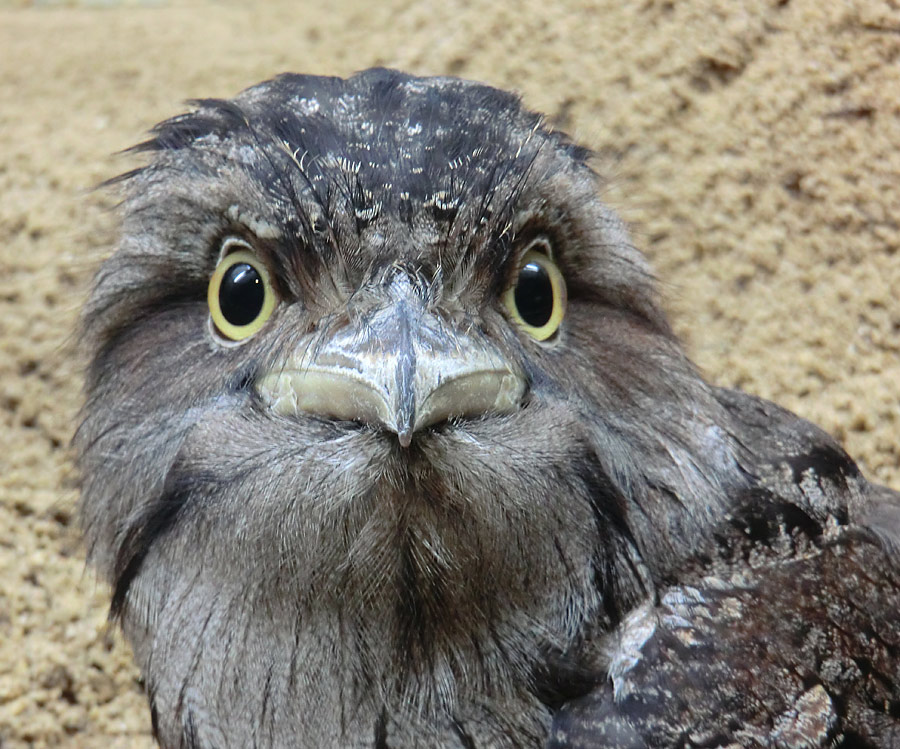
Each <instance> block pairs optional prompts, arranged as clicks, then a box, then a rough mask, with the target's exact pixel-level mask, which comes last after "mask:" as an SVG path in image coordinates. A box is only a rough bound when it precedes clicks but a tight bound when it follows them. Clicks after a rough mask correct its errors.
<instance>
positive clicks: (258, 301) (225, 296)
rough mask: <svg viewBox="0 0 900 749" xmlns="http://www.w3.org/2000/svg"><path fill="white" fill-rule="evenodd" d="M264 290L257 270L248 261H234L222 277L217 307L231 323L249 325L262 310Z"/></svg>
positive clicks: (264, 296)
mask: <svg viewBox="0 0 900 749" xmlns="http://www.w3.org/2000/svg"><path fill="white" fill-rule="evenodd" d="M265 298H266V291H265V289H264V288H263V281H262V278H260V275H259V272H258V271H257V270H256V268H254V267H253V266H252V265H250V264H249V263H235V264H234V265H232V266H231V267H230V268H229V269H228V270H227V271H225V275H224V276H223V277H222V285H221V286H220V287H219V308H220V309H221V310H222V317H224V318H225V319H226V320H227V321H228V322H230V323H231V324H232V325H249V324H250V323H252V322H253V321H254V320H255V319H256V318H257V317H259V313H260V312H261V311H262V308H263V302H264V301H265Z"/></svg>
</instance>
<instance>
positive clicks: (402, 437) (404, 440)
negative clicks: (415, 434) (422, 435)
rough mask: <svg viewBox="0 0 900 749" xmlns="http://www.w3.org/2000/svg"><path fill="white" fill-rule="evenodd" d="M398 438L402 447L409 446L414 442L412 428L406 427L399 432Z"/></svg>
mask: <svg viewBox="0 0 900 749" xmlns="http://www.w3.org/2000/svg"><path fill="white" fill-rule="evenodd" d="M397 440H398V441H399V442H400V447H403V448H406V447H409V446H410V445H411V444H412V428H411V427H406V428H405V429H401V430H400V431H399V432H397Z"/></svg>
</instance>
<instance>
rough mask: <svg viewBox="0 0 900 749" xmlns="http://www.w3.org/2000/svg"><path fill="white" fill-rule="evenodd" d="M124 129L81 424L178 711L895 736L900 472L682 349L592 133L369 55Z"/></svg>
mask: <svg viewBox="0 0 900 749" xmlns="http://www.w3.org/2000/svg"><path fill="white" fill-rule="evenodd" d="M138 148H139V150H142V151H146V152H149V153H150V160H149V164H148V165H147V166H145V167H143V168H141V169H138V170H136V171H135V172H132V173H130V174H128V175H126V176H125V177H124V178H123V179H122V180H121V181H122V182H123V183H124V201H123V204H122V209H121V210H122V230H121V238H120V241H119V244H118V247H117V249H116V252H115V253H114V254H113V255H112V257H111V258H110V259H109V260H108V261H107V262H106V263H105V264H104V265H103V267H102V268H101V270H100V272H99V274H98V276H97V280H96V283H95V287H94V290H93V293H92V295H91V298H90V300H89V302H88V304H87V306H86V309H85V314H84V330H85V332H84V338H85V342H86V346H87V348H88V350H89V352H90V356H91V365H90V368H89V372H88V377H87V386H86V390H87V398H86V405H85V408H84V413H83V421H82V424H81V427H80V429H79V432H78V435H77V438H76V444H77V447H78V450H79V455H80V466H81V470H82V473H83V476H84V481H83V497H82V503H81V515H82V522H83V525H84V529H85V538H86V541H87V544H88V548H89V560H90V562H91V563H92V564H93V565H94V566H95V567H96V568H97V569H98V570H99V571H100V572H101V574H103V575H104V576H105V577H106V578H107V579H108V580H109V581H110V583H111V585H112V586H113V598H112V612H113V614H114V616H116V617H117V618H118V619H119V620H120V621H121V623H122V626H123V629H124V631H125V633H126V636H127V637H128V638H129V640H130V641H131V643H132V645H133V647H134V652H135V657H136V660H137V662H138V664H139V666H140V668H141V670H142V672H143V675H144V678H145V680H146V685H147V691H148V696H149V699H150V704H151V711H152V714H153V720H154V730H155V732H156V735H157V737H158V739H159V741H160V743H161V744H162V745H163V746H164V747H182V746H189V747H247V746H260V747H288V746H315V747H320V746H374V747H395V748H396V747H403V746H435V747H437V746H441V747H463V748H466V749H468V748H469V747H476V746H477V747H482V746H492V747H537V746H543V745H545V744H547V743H548V742H549V743H550V744H551V745H552V746H556V747H565V746H571V747H586V746H597V745H608V746H613V747H619V746H621V747H625V746H628V747H635V746H648V747H656V746H720V745H723V746H724V745H728V744H734V745H750V746H756V745H759V746H798V747H800V746H811V747H816V746H831V745H837V744H841V742H843V745H845V746H857V745H860V742H863V745H869V746H888V745H890V744H891V740H892V739H891V737H893V736H894V735H895V734H896V731H897V725H898V720H900V718H898V715H900V709H898V704H900V703H898V699H900V683H898V677H900V673H898V669H900V658H898V657H897V649H896V648H897V645H898V642H897V640H898V636H900V633H898V627H897V624H896V621H895V617H894V616H893V612H895V611H896V610H897V604H898V602H900V593H898V591H900V588H898V578H897V574H896V572H895V563H896V557H897V548H898V540H900V499H898V496H897V495H896V494H895V493H894V492H892V491H890V490H888V489H884V488H881V487H874V486H872V485H870V484H868V483H867V482H866V481H865V479H864V478H863V477H862V476H861V475H860V474H859V471H858V470H857V469H856V467H855V465H854V464H853V462H852V461H851V460H850V459H849V458H848V457H847V456H846V455H845V454H844V453H843V451H842V450H841V449H840V448H839V447H838V446H837V445H836V444H835V443H834V442H833V441H832V440H831V439H830V438H829V437H828V436H827V435H825V434H824V433H822V432H821V431H820V430H818V429H816V428H815V427H813V426H811V425H809V424H808V423H806V422H804V421H802V420H801V419H799V418H797V417H795V416H793V415H791V414H788V413H786V412H784V411H782V410H780V409H777V408H776V407H774V406H772V405H771V404H768V403H765V402H763V401H759V400H757V399H754V398H752V397H750V396H746V395H743V394H740V393H736V392H732V391H726V390H721V389H718V388H715V387H712V386H710V385H708V384H707V383H705V382H704V381H703V380H702V378H701V377H700V376H699V375H698V374H697V372H696V370H695V369H694V367H693V366H692V365H691V363H690V362H689V361H688V359H687V357H686V356H685V354H684V353H683V351H682V350H681V348H680V346H679V344H678V342H677V341H676V340H675V338H674V337H673V335H672V333H671V331H670V329H669V327H668V324H667V323H666V320H665V318H664V316H663V314H662V312H661V310H660V308H659V306H658V303H657V300H656V296H655V290H654V283H653V279H652V276H651V273H650V271H649V268H648V267H647V265H646V262H645V261H644V259H643V257H642V256H641V254H640V253H639V252H638V251H637V250H636V249H635V248H634V247H633V246H632V245H631V242H630V240H629V238H628V235H627V233H626V231H625V229H624V227H623V225H622V223H621V222H620V221H619V219H618V218H617V217H616V216H615V215H614V214H613V213H612V212H611V211H610V210H609V209H608V208H607V207H605V206H604V205H603V204H602V202H601V201H600V200H599V199H598V197H597V193H598V186H599V185H598V182H599V180H598V178H597V176H596V175H595V174H594V173H593V172H592V171H591V169H590V168H589V166H588V164H587V158H588V155H589V154H588V153H587V151H585V150H584V149H581V148H579V147H577V146H575V145H573V144H571V143H570V142H569V141H568V140H567V139H566V138H565V137H564V136H563V135H561V134H558V133H555V132H552V131H551V130H549V129H547V128H545V127H544V126H543V124H542V121H541V119H540V117H538V116H537V115H534V114H532V113H530V112H528V111H526V110H524V109H522V108H521V106H520V104H519V102H518V100H517V99H516V98H515V97H513V96H511V95H509V94H506V93H503V92H499V91H496V90H494V89H491V88H488V87H485V86H481V85H479V84H474V83H469V82H464V81H459V80H455V79H449V78H424V79H423V78H413V77H409V76H405V75H403V74H400V73H396V72H393V71H383V70H373V71H366V72H364V73H361V74H359V75H357V76H354V77H352V78H349V79H346V80H341V79H336V78H316V77H308V76H282V77H279V78H277V79H274V80H273V81H270V82H267V83H263V84H260V85H259V86H256V87H254V88H251V89H248V90H247V91H245V92H243V93H242V94H240V95H239V96H238V97H236V98H235V99H233V100H231V101H219V100H204V101H200V102H197V103H196V109H195V110H194V111H193V112H191V113H189V114H186V115H183V116H181V117H177V118H175V119H173V120H170V121H168V122H165V123H163V124H162V125H160V126H159V127H158V128H157V129H156V130H155V131H154V134H153V137H152V139H151V140H150V141H148V142H147V143H145V144H143V145H142V146H139V147H138ZM211 279H212V280H211ZM247 279H251V281H247ZM245 281H247V283H246V284H245ZM241 284H244V285H243V286H242V285H241ZM223 289H224V290H223ZM241 289H243V290H241ZM262 289H265V294H263V291H262ZM248 290H249V291H248ZM242 295H243V296H242ZM248 300H249V302H248ZM551 302H552V304H551ZM219 305H221V307H222V309H224V310H225V311H226V312H227V314H225V313H222V310H220V309H219ZM241 305H244V306H241ZM247 305H249V307H248V306H247ZM267 305H268V306H267ZM248 310H249V312H248ZM551 313H552V314H551ZM223 314H224V317H223ZM754 742H755V743H754ZM865 742H868V744H865Z"/></svg>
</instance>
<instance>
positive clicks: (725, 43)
mask: <svg viewBox="0 0 900 749" xmlns="http://www.w3.org/2000/svg"><path fill="white" fill-rule="evenodd" d="M38 5H39V4H38V3H35V6H38ZM41 5H42V6H43V7H28V6H26V5H24V4H23V5H22V7H16V8H13V7H11V6H9V5H4V4H3V0H0V261H2V262H0V745H2V746H3V749H13V748H18V747H24V746H30V745H32V744H33V745H35V746H46V745H64V746H76V747H82V746H83V747H98V748H99V747H103V748H104V749H107V748H108V747H116V746H119V747H141V746H148V745H149V743H150V742H149V738H148V733H147V732H148V730H149V717H148V715H147V711H146V708H145V705H144V699H143V697H142V695H141V694H140V690H139V687H138V685H137V682H136V678H137V674H136V673H135V671H134V669H133V667H132V666H131V664H130V660H129V656H128V652H127V648H126V647H125V646H124V645H123V644H122V642H121V640H120V638H119V637H118V635H117V634H115V633H108V632H107V631H106V629H105V626H106V625H105V620H104V617H105V600H106V592H105V591H104V590H103V589H102V587H100V586H98V585H96V584H95V583H94V582H93V578H92V576H91V574H90V573H84V571H83V562H82V552H81V550H80V549H79V547H78V539H77V535H76V531H75V529H74V523H73V520H72V519H73V504H74V500H75V488H74V487H75V483H74V476H73V473H72V469H71V466H70V462H69V455H68V452H67V444H68V441H69V439H70V436H71V433H72V428H73V423H74V419H75V416H74V414H75V411H76V409H77V407H78V398H79V395H78V387H79V374H78V372H79V364H78V363H77V361H76V360H75V359H74V358H73V355H72V351H71V345H70V344H71V339H70V338H69V336H70V334H71V331H72V329H73V326H74V322H75V317H76V314H77V310H78V306H79V303H80V300H81V299H82V298H83V294H84V285H85V283H86V279H88V278H89V275H90V271H91V269H92V268H93V267H95V264H96V262H97V260H98V259H99V258H100V257H102V255H103V253H104V252H105V251H106V248H107V247H108V243H109V241H110V240H109V238H110V236H111V219H110V217H109V215H108V214H105V213H104V209H105V208H106V207H108V206H109V204H110V202H111V197H110V196H109V195H107V194H104V193H102V192H99V193H98V192H90V191H89V188H90V187H91V186H92V185H94V184H95V183H97V182H98V181H100V180H102V179H104V178H106V177H110V176H112V175H114V174H116V173H117V172H120V171H123V170H125V169H126V168H127V167H128V166H129V165H133V163H134V162H133V161H132V160H130V158H129V157H118V158H111V157H110V156H109V154H110V153H112V152H114V151H117V150H119V149H122V148H124V147H126V146H128V145H130V144H132V143H134V142H136V141H137V140H139V139H140V138H141V137H142V134H143V133H144V131H145V130H146V129H147V128H148V127H150V126H151V125H152V124H153V123H154V122H156V121H158V120H160V119H162V118H164V117H166V116H169V115H171V114H174V113H175V112H177V111H179V110H180V109H181V108H182V101H183V100H185V99H188V98H191V97H198V96H229V95H231V94H233V93H235V92H237V91H238V90H239V89H241V88H243V87H245V86H248V85H250V84H252V83H254V82H256V81H258V80H260V79H262V78H265V77H268V76H271V75H272V74H274V73H276V72H280V71H283V70H295V71H303V72H318V73H337V74H344V73H349V72H351V71H353V70H355V69H358V68H363V67H367V66H370V65H373V64H386V65H391V66H397V67H402V68H406V69H408V70H411V71H414V72H418V73H454V74H457V75H461V76H466V77H472V78H479V79H482V80H485V81H487V82H490V83H492V84H495V85H497V86H501V87H508V88H514V89H516V90H518V91H519V92H521V94H522V95H523V96H524V98H525V101H526V102H527V103H528V105H530V106H531V107H532V108H536V109H540V110H543V111H546V112H547V113H548V114H549V115H550V116H551V118H552V120H553V121H555V122H557V123H558V124H559V125H560V126H561V127H563V128H564V129H567V130H569V131H570V132H571V133H572V134H573V135H574V136H575V137H576V138H577V139H579V140H581V141H583V142H586V143H587V144H589V145H591V146H593V147H594V148H596V149H597V150H598V153H599V158H598V162H597V165H598V168H599V169H600V170H601V171H602V172H604V173H605V174H607V175H609V177H610V179H611V184H610V187H609V190H608V193H607V199H608V200H609V201H610V202H612V203H613V204H614V205H615V206H616V207H617V208H618V209H619V210H620V211H621V212H622V213H623V215H624V216H625V217H626V218H627V219H628V220H629V221H630V222H632V223H633V225H634V232H635V237H636V242H637V244H638V246H640V247H642V248H644V249H645V250H646V251H647V252H648V254H649V255H650V257H651V259H652V261H653V263H654V264H655V266H656V268H657V270H658V272H659V276H660V278H661V279H662V280H663V281H664V284H665V293H666V305H667V307H668V309H669V310H670V311H671V313H672V315H673V317H674V319H675V324H676V328H677V330H678V332H679V333H680V334H681V335H682V336H683V338H684V339H685V341H686V343H687V345H688V346H689V348H690V350H691V352H692V354H693V356H694V357H695V359H696V360H697V361H698V363H699V364H700V366H701V367H702V368H703V370H704V371H705V372H706V373H707V374H708V375H709V377H710V378H711V379H712V380H714V381H715V382H717V383H720V384H725V385H739V386H741V387H743V388H745V389H747V390H749V391H751V392H754V393H757V394H760V395H763V396H765V397H768V398H772V399H774V400H776V401H778V402H779V403H781V404H783V405H786V406H788V407H789V408H791V409H794V410H797V411H799V412H800V413H801V414H803V415H804V416H806V417H808V418H810V419H812V420H814V421H816V422H818V423H820V424H821V425H822V426H824V427H825V428H826V429H828V430H829V431H830V432H832V433H833V434H835V435H837V436H838V437H839V438H840V439H841V440H843V441H844V443H845V444H846V445H847V447H848V449H849V450H850V451H851V452H852V453H853V454H854V455H855V456H856V457H857V458H859V459H860V460H861V461H862V464H863V466H864V469H865V470H866V471H867V472H868V473H869V475H870V476H872V477H874V478H876V479H878V480H880V481H882V482H885V483H890V484H892V485H894V486H895V487H896V486H900V447H898V444H900V437H898V432H900V250H898V245H900V229H898V220H900V219H898V214H900V177H898V175H900V64H898V62H897V58H898V57H900V11H898V10H897V9H896V4H895V3H891V2H887V1H885V2H880V1H879V0H839V1H838V0H836V1H835V2H822V1H821V0H781V2H776V1H775V0H743V1H742V2H735V1H734V0H691V1H679V2H659V1H654V0H643V1H641V2H638V1H637V0H633V1H628V0H625V1H624V2H623V1H622V0H602V1H600V0H598V1H597V2H595V3H593V4H592V3H589V2H584V3H578V2H566V3H561V2H552V1H550V2H548V0H534V1H532V2H522V3H512V2H507V3H502V2H499V3H498V2H496V0H489V1H485V2H472V3H464V2H460V1H458V0H456V1H455V0H447V1H442V2H438V1H437V0H435V1H434V2H420V3H417V2H413V1H410V0H405V1H400V0H388V1H385V2H381V3H374V5H375V6H376V7H375V8H374V9H373V8H369V7H368V6H369V3H368V2H366V0H359V1H358V2H353V1H352V0H339V2H337V3H331V2H329V3H326V2H324V1H320V2H278V3H276V2H271V3H268V4H266V5H264V10H248V9H246V8H245V7H244V5H245V4H244V3H239V2H231V3H229V2H219V3H215V4H212V5H208V4H202V3H198V4H194V5H193V6H192V7H190V8H180V7H173V6H175V4H174V3H173V4H167V3H151V2H146V3H143V4H128V5H127V6H126V5H123V4H121V3H116V2H106V3H103V2H95V3H86V2H85V3H81V4H74V5H73V4H68V5H66V6H62V5H58V4H52V3H47V4H41ZM326 6H332V7H333V9H332V10H325V8H326ZM892 6H893V9H892Z"/></svg>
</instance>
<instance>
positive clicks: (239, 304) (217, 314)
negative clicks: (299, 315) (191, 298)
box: [206, 250, 275, 341]
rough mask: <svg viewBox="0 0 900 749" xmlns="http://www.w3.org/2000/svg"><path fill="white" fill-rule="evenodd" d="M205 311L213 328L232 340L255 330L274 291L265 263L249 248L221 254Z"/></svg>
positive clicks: (272, 300) (266, 315)
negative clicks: (223, 255)
mask: <svg viewBox="0 0 900 749" xmlns="http://www.w3.org/2000/svg"><path fill="white" fill-rule="evenodd" d="M206 301H207V303H208V304H209V314H210V317H211V318H212V322H213V325H214V326H215V328H216V330H217V331H218V332H219V333H220V334H221V335H222V336H223V337H224V338H228V339H229V340H232V341H242V340H244V339H245V338H249V337H250V336H252V335H253V334H254V333H256V332H257V331H258V330H259V329H260V328H261V327H262V326H263V323H264V322H265V321H266V320H268V319H269V315H271V314H272V310H273V309H275V292H274V291H273V290H272V284H271V282H270V281H269V274H268V272H267V271H266V268H265V266H264V265H263V264H262V263H261V262H260V260H259V258H258V257H256V255H254V254H253V253H252V252H250V251H249V250H237V251H235V252H231V253H229V254H227V255H225V257H223V258H222V259H221V260H220V261H219V264H218V266H216V269H215V271H214V272H213V274H212V278H211V279H210V280H209V289H208V291H207V294H206Z"/></svg>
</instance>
